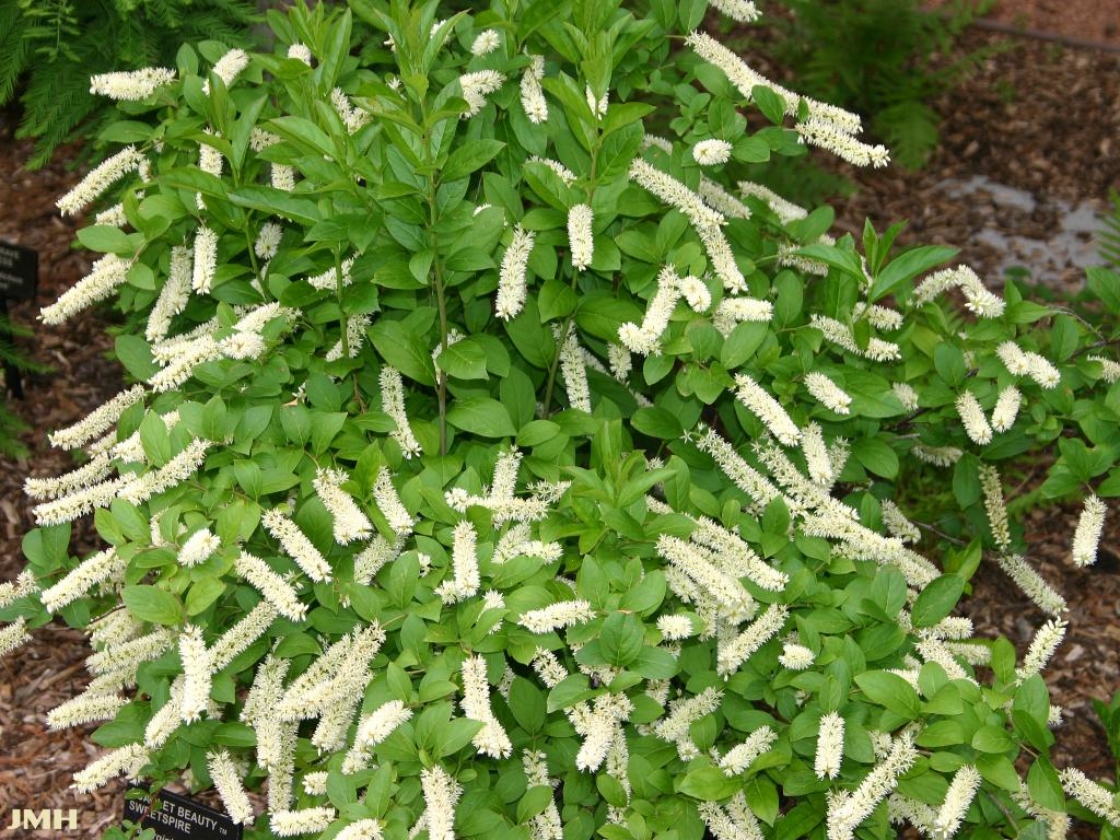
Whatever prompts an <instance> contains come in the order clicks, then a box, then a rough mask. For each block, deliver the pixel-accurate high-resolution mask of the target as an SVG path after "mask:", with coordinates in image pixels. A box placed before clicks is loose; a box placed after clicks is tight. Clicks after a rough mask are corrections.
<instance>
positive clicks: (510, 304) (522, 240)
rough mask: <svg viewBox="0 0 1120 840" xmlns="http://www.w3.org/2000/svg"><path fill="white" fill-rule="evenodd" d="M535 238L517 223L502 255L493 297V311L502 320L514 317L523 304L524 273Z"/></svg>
mask: <svg viewBox="0 0 1120 840" xmlns="http://www.w3.org/2000/svg"><path fill="white" fill-rule="evenodd" d="M535 238H536V235H535V234H534V233H533V232H532V231H527V230H525V229H523V228H522V227H521V226H520V225H517V226H516V227H515V228H514V229H513V240H512V241H511V242H510V243H509V247H508V248H506V251H505V253H504V254H503V255H502V266H501V270H500V272H499V274H498V294H497V296H496V297H495V299H494V313H495V314H496V315H497V316H498V317H499V318H501V319H502V320H505V321H508V320H509V319H511V318H516V317H517V316H518V315H519V314H520V313H521V310H522V309H523V308H524V306H525V298H526V296H527V294H528V288H527V285H526V274H527V272H528V265H529V255H530V254H531V253H532V252H533V242H534V240H535Z"/></svg>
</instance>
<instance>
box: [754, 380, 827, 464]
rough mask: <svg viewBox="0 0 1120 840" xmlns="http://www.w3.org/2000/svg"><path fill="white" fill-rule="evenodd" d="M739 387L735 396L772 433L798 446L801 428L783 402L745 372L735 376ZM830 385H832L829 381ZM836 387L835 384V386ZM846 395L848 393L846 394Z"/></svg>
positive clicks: (787, 442) (789, 444)
mask: <svg viewBox="0 0 1120 840" xmlns="http://www.w3.org/2000/svg"><path fill="white" fill-rule="evenodd" d="M735 384H736V385H737V386H738V389H737V390H736V391H735V396H736V397H738V399H739V402H741V403H742V404H743V405H744V406H746V407H747V408H748V409H749V410H750V412H751V413H752V414H754V415H755V416H756V417H758V419H759V420H761V421H762V424H763V425H764V426H766V428H767V429H768V430H769V432H770V434H772V435H773V436H774V437H776V438H777V439H778V440H779V441H781V442H782V443H783V444H785V445H786V446H796V445H797V444H798V443H799V442H800V440H801V429H799V428H798V427H797V424H796V423H794V422H793V420H792V419H790V416H789V415H788V414H787V413H786V410H785V409H784V408H782V406H781V403H779V402H778V401H777V400H776V399H774V398H773V397H772V396H770V393H769V392H768V391H767V390H766V389H765V388H763V387H762V386H761V385H759V384H758V383H757V382H755V381H754V379H752V378H751V377H749V376H747V374H745V373H740V374H738V375H737V376H736V377H735ZM829 385H832V383H831V382H829ZM833 387H835V386H833ZM845 396H846V395H845Z"/></svg>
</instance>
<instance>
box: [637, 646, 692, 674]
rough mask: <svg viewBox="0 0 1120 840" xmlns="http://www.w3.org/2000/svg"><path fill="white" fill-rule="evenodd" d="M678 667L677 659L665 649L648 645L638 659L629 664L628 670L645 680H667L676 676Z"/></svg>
mask: <svg viewBox="0 0 1120 840" xmlns="http://www.w3.org/2000/svg"><path fill="white" fill-rule="evenodd" d="M680 667H681V666H680V663H679V662H677V658H676V657H675V656H673V654H671V653H669V651H667V650H665V648H660V647H650V646H649V645H646V646H645V647H643V648H642V651H641V653H639V654H638V658H637V659H635V660H634V661H633V662H632V663H631V664H630V670H631V671H633V672H634V673H636V674H638V675H639V676H640V677H641V678H642V679H646V680H667V679H669V678H670V677H674V676H676V674H677V672H678V671H679V670H680Z"/></svg>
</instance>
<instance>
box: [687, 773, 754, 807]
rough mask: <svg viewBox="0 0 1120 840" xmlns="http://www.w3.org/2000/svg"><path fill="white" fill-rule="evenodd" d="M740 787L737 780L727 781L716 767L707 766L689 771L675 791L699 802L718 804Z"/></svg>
mask: <svg viewBox="0 0 1120 840" xmlns="http://www.w3.org/2000/svg"><path fill="white" fill-rule="evenodd" d="M740 785H741V783H740V781H739V780H738V779H729V778H728V777H727V776H725V775H724V773H723V771H722V770H720V769H719V768H718V767H712V766H711V765H707V766H701V767H697V768H695V769H693V770H690V771H689V772H688V773H687V774H685V777H684V778H683V779H681V781H680V785H679V786H678V788H677V789H678V790H679V791H680V792H681V793H683V794H685V795H687V796H691V797H693V798H694V799H699V800H700V801H701V802H718V801H719V800H721V799H726V798H727V797H729V796H731V795H732V794H734V793H735V792H737V791H738V790H739V788H740Z"/></svg>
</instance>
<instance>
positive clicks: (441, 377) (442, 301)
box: [428, 175, 450, 455]
mask: <svg viewBox="0 0 1120 840" xmlns="http://www.w3.org/2000/svg"><path fill="white" fill-rule="evenodd" d="M428 207H429V217H428V218H429V225H430V227H429V229H428V232H429V236H430V239H429V241H430V243H431V249H432V279H433V281H434V283H435V287H436V306H437V307H438V308H439V352H440V353H445V352H447V336H448V333H449V332H450V329H449V327H448V323H447V298H446V296H445V294H444V288H443V266H442V265H441V264H440V259H439V238H438V236H437V235H436V232H435V225H436V221H437V216H436V179H435V176H434V175H432V176H429V178H428ZM436 377H437V380H438V393H437V397H438V399H439V454H440V455H446V454H447V374H446V373H445V372H444V371H442V370H437V371H436Z"/></svg>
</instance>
